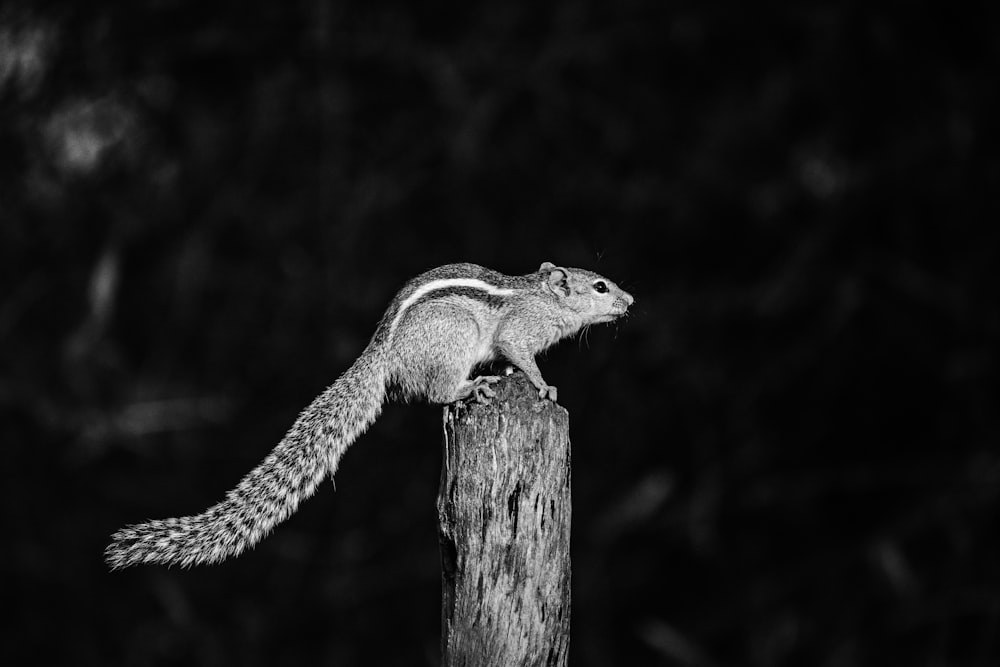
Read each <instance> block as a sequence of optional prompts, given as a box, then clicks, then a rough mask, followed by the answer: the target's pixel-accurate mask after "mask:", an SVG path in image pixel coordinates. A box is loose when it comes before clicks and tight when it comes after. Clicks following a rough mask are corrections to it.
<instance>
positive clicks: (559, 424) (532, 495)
mask: <svg viewBox="0 0 1000 667" xmlns="http://www.w3.org/2000/svg"><path fill="white" fill-rule="evenodd" d="M494 388H495V389H496V392H497V395H496V397H494V398H493V399H492V400H491V402H490V403H489V404H488V405H479V404H470V405H465V406H448V407H446V408H445V413H444V433H445V435H444V460H443V470H442V472H441V488H440V491H439V493H438V501H437V509H438V533H439V537H440V540H441V565H442V573H443V576H442V593H443V594H442V623H441V625H442V627H441V631H442V637H441V649H442V653H443V660H442V664H443V665H444V666H445V667H479V666H496V667H501V666H502V667H515V666H516V667H528V666H530V665H544V666H546V667H564V666H565V665H566V664H567V659H568V656H569V627H570V626H569V622H570V556H569V534H570V514H571V508H570V443H569V414H568V413H567V412H566V410H565V409H563V408H562V407H560V406H558V405H556V404H554V403H553V402H552V401H548V400H545V401H542V400H540V399H539V398H538V391H537V390H536V389H535V388H534V387H533V386H532V385H531V383H530V382H529V381H528V379H527V378H526V377H525V376H524V375H523V374H522V373H516V374H514V375H511V376H509V377H507V378H504V380H502V381H501V382H500V383H498V384H496V385H494Z"/></svg>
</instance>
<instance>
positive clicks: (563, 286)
mask: <svg viewBox="0 0 1000 667" xmlns="http://www.w3.org/2000/svg"><path fill="white" fill-rule="evenodd" d="M541 270H542V271H548V272H549V275H548V278H547V279H546V284H548V286H549V289H550V290H552V291H553V292H555V293H556V294H559V295H562V296H569V283H568V282H567V281H566V276H567V275H568V274H567V271H566V269H560V268H559V267H558V266H555V265H554V264H550V263H548V262H545V263H544V264H542V269H541Z"/></svg>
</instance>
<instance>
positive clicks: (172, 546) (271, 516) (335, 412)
mask: <svg viewBox="0 0 1000 667" xmlns="http://www.w3.org/2000/svg"><path fill="white" fill-rule="evenodd" d="M383 355H384V352H383V349H382V348H381V346H379V345H377V344H375V343H373V344H372V345H370V346H369V348H368V349H367V350H365V353H364V354H362V355H361V356H360V357H359V358H358V359H357V361H355V362H354V364H353V365H352V366H351V367H350V368H349V369H348V370H347V371H345V372H344V374H343V375H341V376H340V378H338V379H337V381H336V382H334V383H333V384H332V385H331V386H330V387H328V388H327V389H326V390H325V391H324V392H323V393H322V394H320V395H319V396H317V397H316V399H315V400H313V402H312V403H311V404H309V407H307V408H306V409H305V410H303V411H302V413H301V414H300V415H299V417H298V419H296V420H295V423H294V424H293V425H292V427H291V429H289V431H288V433H287V434H286V435H285V437H284V438H283V439H282V440H281V442H280V443H279V444H278V446H277V447H275V448H274V450H272V451H271V453H270V454H269V455H268V456H267V458H265V459H264V461H263V462H262V463H261V464H260V465H258V466H257V467H256V468H254V469H253V470H252V471H250V472H249V473H248V474H247V475H246V476H245V477H244V478H243V479H242V480H241V481H240V483H239V484H238V485H237V486H236V488H235V489H233V490H231V491H229V492H228V493H227V494H226V498H225V499H224V500H223V501H222V502H220V503H218V504H217V505H214V506H212V507H210V508H208V509H207V510H205V511H204V512H202V513H201V514H196V515H194V516H185V517H179V518H175V519H159V520H155V521H148V522H146V523H141V524H136V525H132V526H126V527H125V528H122V529H121V530H119V531H118V532H116V533H115V534H114V535H112V536H111V544H110V545H108V548H107V549H106V550H105V553H104V556H105V560H106V562H107V563H108V565H109V566H110V567H111V569H112V570H117V569H119V568H124V567H128V566H130V565H138V564H140V563H162V564H165V565H174V564H177V565H181V566H182V567H186V566H190V565H199V564H203V563H217V562H219V561H221V560H224V559H225V558H228V557H230V556H236V555H238V554H240V553H241V552H243V551H244V550H245V549H247V548H248V547H251V546H253V545H254V544H256V543H257V542H259V541H260V540H261V539H262V538H263V537H264V536H265V535H267V534H268V532H270V530H271V529H272V528H273V527H274V526H276V525H277V524H279V523H281V522H282V521H284V520H285V519H287V518H288V517H289V516H291V514H292V513H293V512H294V511H295V510H296V508H297V507H298V505H299V503H300V502H301V501H303V500H305V499H306V498H308V497H310V496H311V495H312V494H313V492H314V491H315V490H316V487H317V486H319V484H320V483H321V482H322V481H323V478H324V477H325V476H326V475H327V474H330V475H331V476H332V475H333V474H334V473H335V472H336V470H337V464H338V463H339V461H340V457H341V456H342V455H343V454H344V452H345V451H346V450H347V448H348V447H349V446H350V444H351V443H352V442H354V440H355V439H356V438H357V437H358V436H360V435H361V434H362V433H364V431H365V430H366V429H367V428H368V427H369V426H370V425H371V423H372V422H373V421H375V418H376V417H378V415H379V413H380V412H381V411H382V403H383V401H384V400H385V396H386V384H387V380H388V371H387V365H386V363H385V359H384V356H383Z"/></svg>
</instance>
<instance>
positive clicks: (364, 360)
mask: <svg viewBox="0 0 1000 667" xmlns="http://www.w3.org/2000/svg"><path fill="white" fill-rule="evenodd" d="M633 302H634V299H633V298H632V295H631V294H629V293H628V292H626V291H624V290H622V289H621V288H620V287H618V286H617V285H616V284H615V283H613V282H611V281H610V280H608V279H607V278H604V277H602V276H600V275H598V274H596V273H592V272H590V271H586V270H584V269H575V268H564V267H557V266H555V265H554V264H551V263H549V262H545V263H544V264H542V265H541V267H540V268H539V269H538V271H536V272H535V273H529V274H527V275H524V276H507V275H504V274H502V273H498V272H497V271H492V270H490V269H487V268H484V267H482V266H477V265H475V264H449V265H446V266H441V267H438V268H436V269H431V270H430V271H427V272H425V273H423V274H421V275H419V276H417V277H416V278H413V279H412V280H410V281H409V282H407V283H406V285H404V286H403V289H401V290H400V291H399V293H398V294H396V297H395V298H394V299H393V300H392V303H390V304H389V308H388V310H386V311H385V314H384V315H383V316H382V319H381V320H380V321H379V323H378V326H377V327H376V329H375V333H374V335H373V336H372V338H371V341H370V342H369V343H368V346H367V347H366V348H365V350H364V352H362V353H361V356H360V357H358V359H357V360H356V361H355V362H354V363H353V364H352V365H351V367H350V368H348V369H347V371H345V372H344V374H343V375H341V376H340V378H338V379H337V380H336V381H335V382H334V383H333V384H332V385H330V387H328V388H327V389H326V390H325V391H323V393H321V394H320V395H319V396H318V397H317V398H316V399H315V400H313V402H312V403H311V404H309V406H308V407H306V408H305V410H303V411H302V412H301V414H299V416H298V418H297V419H296V420H295V422H294V423H293V425H292V427H291V429H289V431H288V433H287V434H286V435H285V437H284V438H283V439H282V440H281V442H280V443H279V444H278V445H277V446H276V447H275V448H274V450H272V451H271V453H270V454H269V455H268V456H267V457H266V458H265V459H264V461H263V462H262V463H261V464H260V465H258V466H257V467H256V468H254V469H253V470H252V471H250V473H248V474H247V475H246V476H245V477H244V478H243V479H242V480H241V481H240V482H239V484H237V486H236V488H234V489H232V490H231V491H229V492H228V493H227V494H226V497H225V499H224V500H222V501H221V502H220V503H218V504H216V505H213V506H212V507H210V508H208V509H207V510H205V511H204V512H202V513H201V514H196V515H194V516H186V517H179V518H171V519H160V520H154V521H148V522H146V523H141V524H136V525H130V526H126V527H125V528H122V529H121V530H119V531H117V532H116V533H115V534H114V535H112V536H111V540H112V541H111V544H110V545H109V546H108V547H107V549H106V551H105V560H106V562H107V564H108V565H109V566H110V568H111V569H112V570H116V569H119V568H124V567H128V566H131V565H137V564H140V563H163V564H166V565H174V564H179V565H181V566H183V567H186V566H191V565H197V564H207V563H217V562H219V561H222V560H224V559H226V558H228V557H230V556H237V555H239V554H240V553H242V552H243V551H244V550H246V549H247V548H248V547H251V546H253V545H255V544H256V543H257V542H259V541H260V540H261V539H262V538H263V537H264V536H265V535H267V534H268V533H269V532H270V530H271V529H272V528H273V527H274V526H275V525H277V524H278V523H280V522H282V521H284V520H285V519H287V518H288V517H289V516H290V515H291V514H292V513H293V512H294V511H295V510H296V508H297V507H298V505H299V503H300V502H301V501H303V500H305V499H306V498H308V497H310V496H311V495H312V494H313V492H314V491H315V490H316V487H317V486H318V485H319V484H320V483H321V482H322V480H323V479H324V478H325V477H326V476H327V475H330V476H331V477H333V475H334V473H335V472H336V470H337V465H338V463H339V462H340V458H341V456H343V454H344V452H345V450H346V449H347V448H348V446H350V444H351V443H352V442H354V440H355V439H357V438H358V437H359V436H360V435H361V434H362V433H364V431H365V430H366V429H367V428H368V427H369V426H370V425H371V424H372V422H374V421H375V419H376V418H377V417H378V415H379V413H380V412H381V411H382V404H383V403H384V402H385V400H386V398H387V396H389V395H390V392H392V395H394V396H396V395H398V396H401V397H403V398H405V399H415V398H423V399H426V400H427V401H428V402H431V403H440V404H447V403H453V402H455V401H463V400H471V401H476V402H481V403H482V402H488V401H489V399H490V398H492V397H493V396H494V395H495V392H494V390H493V389H492V388H491V386H490V385H492V384H494V383H496V382H498V381H499V380H500V377H498V376H491V375H486V376H479V377H476V378H474V379H469V376H470V374H471V373H472V371H473V369H474V368H476V367H477V366H479V365H480V364H483V363H486V362H489V361H491V360H493V359H494V358H496V357H504V358H506V359H507V360H508V361H509V362H511V363H512V364H513V365H514V366H516V367H517V368H519V369H521V370H522V371H524V373H525V374H526V375H527V377H528V379H529V380H530V381H531V383H532V384H533V385H534V386H535V387H536V388H537V389H538V396H539V397H540V398H541V399H549V400H552V401H555V400H556V396H557V392H556V388H555V387H553V386H552V385H549V384H547V383H546V382H545V380H544V379H542V374H541V372H540V371H539V370H538V366H537V364H536V363H535V355H536V354H539V353H540V352H542V351H544V350H545V349H547V348H548V347H550V346H551V345H553V344H554V343H556V342H557V341H559V340H561V339H563V338H566V337H568V336H572V335H573V334H575V333H577V332H578V331H580V330H581V329H584V328H586V327H589V326H590V325H593V324H598V323H601V322H611V321H612V320H615V319H617V318H619V317H621V316H623V315H625V314H626V313H627V311H628V308H629V306H630V305H632V303H633Z"/></svg>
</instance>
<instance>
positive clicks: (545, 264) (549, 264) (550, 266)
mask: <svg viewBox="0 0 1000 667" xmlns="http://www.w3.org/2000/svg"><path fill="white" fill-rule="evenodd" d="M554 268H556V265H555V264H553V263H552V262H542V265H541V266H540V267H539V268H538V270H539V271H548V270H549V269H554Z"/></svg>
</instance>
